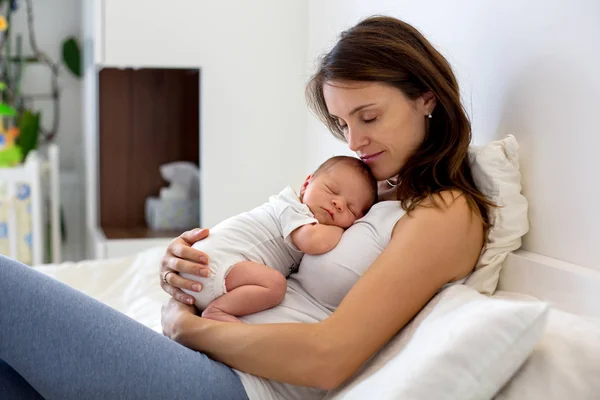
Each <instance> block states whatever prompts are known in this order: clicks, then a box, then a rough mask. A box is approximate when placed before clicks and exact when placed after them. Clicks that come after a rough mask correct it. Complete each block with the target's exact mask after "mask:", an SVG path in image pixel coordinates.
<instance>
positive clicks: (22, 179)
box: [0, 145, 61, 265]
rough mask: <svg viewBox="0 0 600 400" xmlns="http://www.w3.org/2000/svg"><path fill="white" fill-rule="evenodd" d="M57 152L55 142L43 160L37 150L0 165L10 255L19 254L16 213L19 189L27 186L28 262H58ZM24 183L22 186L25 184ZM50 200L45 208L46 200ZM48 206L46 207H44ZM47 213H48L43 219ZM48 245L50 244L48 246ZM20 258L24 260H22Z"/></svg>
mask: <svg viewBox="0 0 600 400" xmlns="http://www.w3.org/2000/svg"><path fill="white" fill-rule="evenodd" d="M58 157H59V152H58V147H57V146H56V145H50V146H49V148H48V158H47V159H42V157H40V154H39V153H38V152H37V151H31V152H30V153H29V154H28V155H27V159H26V160H25V163H24V164H23V165H21V166H18V167H13V168H0V185H3V186H4V187H5V191H6V192H5V193H6V196H5V198H4V199H3V201H5V202H6V203H5V205H4V206H5V207H7V209H8V212H7V220H6V224H7V229H6V231H7V236H8V243H9V254H5V255H7V256H9V257H11V258H15V259H19V257H18V240H19V237H18V234H19V233H18V224H19V221H18V213H17V209H16V202H17V198H18V196H19V195H20V194H19V193H18V190H19V188H26V187H28V188H29V196H30V199H31V200H30V201H31V202H30V205H31V206H30V216H31V218H30V220H31V227H30V229H31V231H30V234H31V264H32V265H39V264H42V263H44V262H46V261H50V262H52V263H58V262H60V261H61V229H60V191H59V189H60V186H59V158H58ZM24 185H25V186H24ZM47 199H48V200H49V202H48V204H49V207H48V209H47V208H46V204H47V203H46V200H47ZM46 209H47V210H46ZM46 212H49V215H48V217H49V218H48V219H46ZM46 221H49V222H50V230H49V232H50V239H51V240H50V243H49V244H47V243H48V242H47V240H46V227H47V226H46ZM47 246H50V249H48V247H47ZM47 250H51V258H50V260H46V259H45V257H44V256H45V254H46V251H47ZM21 261H23V260H21Z"/></svg>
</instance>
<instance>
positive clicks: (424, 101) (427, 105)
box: [420, 91, 436, 115]
mask: <svg viewBox="0 0 600 400" xmlns="http://www.w3.org/2000/svg"><path fill="white" fill-rule="evenodd" d="M420 100H421V101H420V103H421V106H422V107H423V114H425V115H427V114H430V113H432V112H433V109H434V108H435V105H436V98H435V95H434V94H433V92H431V91H429V92H425V93H423V95H422V96H421V98H420Z"/></svg>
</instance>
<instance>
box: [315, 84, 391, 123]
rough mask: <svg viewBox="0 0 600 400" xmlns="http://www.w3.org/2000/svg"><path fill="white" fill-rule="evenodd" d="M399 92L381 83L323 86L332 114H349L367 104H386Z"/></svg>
mask: <svg viewBox="0 0 600 400" xmlns="http://www.w3.org/2000/svg"><path fill="white" fill-rule="evenodd" d="M397 91H398V90H397V89H395V88H393V87H391V86H390V85H386V84H384V83H381V82H356V81H332V82H328V83H326V84H325V85H323V96H324V98H325V102H326V104H327V108H328V110H329V112H330V113H331V114H334V115H337V116H339V115H338V114H336V112H337V113H341V114H344V113H345V114H349V113H350V112H351V111H352V110H354V109H356V108H357V107H361V106H364V105H366V104H371V105H378V104H380V103H382V102H385V101H386V100H387V99H388V98H389V97H390V96H391V95H393V94H397V93H395V92H397Z"/></svg>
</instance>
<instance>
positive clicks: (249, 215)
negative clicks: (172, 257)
mask: <svg viewBox="0 0 600 400" xmlns="http://www.w3.org/2000/svg"><path fill="white" fill-rule="evenodd" d="M313 223H317V220H316V219H315V218H314V215H313V214H312V213H311V211H310V209H309V208H308V206H307V205H306V204H302V203H301V202H300V199H299V198H298V195H297V194H296V192H295V191H294V189H292V188H291V187H289V186H288V187H286V188H285V189H284V190H282V191H281V192H280V193H279V194H278V195H275V196H271V197H270V198H269V201H268V202H267V203H265V204H263V205H261V206H259V207H256V208H255V209H253V210H251V211H248V212H244V213H242V214H238V215H236V216H234V217H231V218H229V219H226V220H225V221H223V222H221V223H219V224H218V225H216V226H215V227H213V228H212V229H211V230H210V235H209V236H208V238H206V239H204V240H200V241H199V242H196V243H195V244H194V245H193V246H192V247H193V248H194V249H197V250H200V251H203V252H204V253H206V254H207V255H208V256H209V259H210V261H209V268H210V271H211V275H210V276H209V277H208V278H203V277H198V276H192V275H189V274H181V276H183V277H184V278H188V279H193V280H196V281H198V282H200V283H201V284H202V290H201V291H200V292H191V291H188V290H184V291H185V292H186V293H188V294H190V295H191V296H193V297H194V298H195V299H196V302H195V305H196V307H198V308H200V309H202V310H203V309H205V308H206V307H207V306H208V305H209V304H210V303H211V302H213V301H214V300H215V299H217V298H218V297H221V296H222V295H224V294H225V293H227V290H226V289H225V277H226V276H227V274H228V273H229V271H230V270H231V268H232V267H233V266H234V265H235V264H237V263H238V262H241V261H254V262H258V263H261V264H264V265H267V266H269V267H271V268H274V269H276V270H278V271H279V272H281V273H282V274H283V275H284V276H286V277H287V276H289V275H290V274H291V273H292V272H295V271H296V270H297V268H298V265H299V264H300V260H301V259H302V256H303V255H304V253H302V252H301V251H299V250H298V248H296V246H294V244H293V242H292V240H291V238H290V234H291V233H292V232H293V231H294V230H295V229H297V228H299V227H300V226H302V225H306V224H313Z"/></svg>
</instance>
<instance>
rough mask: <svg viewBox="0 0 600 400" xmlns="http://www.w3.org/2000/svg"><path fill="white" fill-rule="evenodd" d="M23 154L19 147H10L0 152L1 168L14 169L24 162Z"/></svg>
mask: <svg viewBox="0 0 600 400" xmlns="http://www.w3.org/2000/svg"><path fill="white" fill-rule="evenodd" d="M23 159H24V157H23V152H22V151H21V148H19V147H17V146H13V147H9V148H8V149H4V150H0V168H3V167H14V166H15V165H18V164H19V163H21V161H23Z"/></svg>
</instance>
